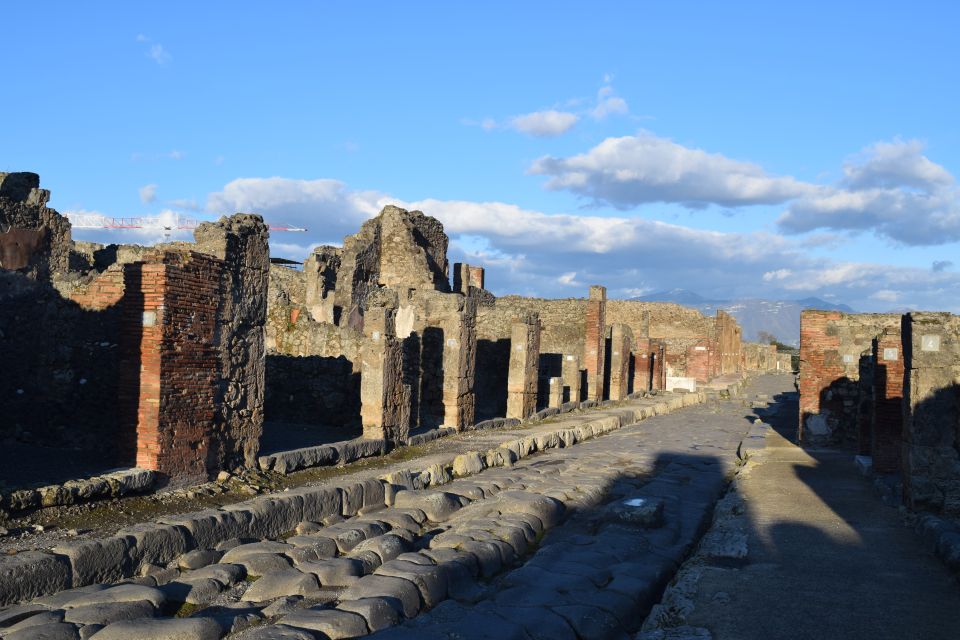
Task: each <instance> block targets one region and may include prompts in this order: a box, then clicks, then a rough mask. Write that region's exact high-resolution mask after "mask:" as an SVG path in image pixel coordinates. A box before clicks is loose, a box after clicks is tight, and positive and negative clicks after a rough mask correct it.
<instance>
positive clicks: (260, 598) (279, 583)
mask: <svg viewBox="0 0 960 640" xmlns="http://www.w3.org/2000/svg"><path fill="white" fill-rule="evenodd" d="M319 587H320V585H319V584H318V583H317V577H316V576H315V575H313V574H312V573H302V572H300V571H298V570H296V569H286V570H283V571H271V572H270V573H266V574H264V575H263V576H261V577H260V578H259V579H258V580H257V581H256V582H254V583H253V584H251V585H250V586H249V587H248V588H247V590H246V591H245V592H244V593H243V595H242V596H241V597H240V599H241V600H242V601H244V602H266V601H267V600H273V599H274V598H282V597H284V596H308V595H311V594H315V593H317V592H318V591H319Z"/></svg>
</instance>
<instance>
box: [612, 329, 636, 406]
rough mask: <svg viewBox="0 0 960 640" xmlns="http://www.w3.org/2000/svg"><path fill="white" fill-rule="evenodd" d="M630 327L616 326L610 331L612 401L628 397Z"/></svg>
mask: <svg viewBox="0 0 960 640" xmlns="http://www.w3.org/2000/svg"><path fill="white" fill-rule="evenodd" d="M630 342H631V335H630V327H628V326H626V325H622V324H615V325H613V327H612V328H611V331H610V399H611V400H623V399H624V398H626V397H627V384H628V383H629V381H630V357H631V356H630Z"/></svg>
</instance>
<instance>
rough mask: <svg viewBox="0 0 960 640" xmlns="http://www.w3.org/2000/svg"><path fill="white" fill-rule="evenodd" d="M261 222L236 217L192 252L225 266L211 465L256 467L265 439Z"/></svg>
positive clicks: (206, 234) (213, 225)
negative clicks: (217, 259)
mask: <svg viewBox="0 0 960 640" xmlns="http://www.w3.org/2000/svg"><path fill="white" fill-rule="evenodd" d="M269 235H270V234H269V232H268V231H267V226H266V225H265V224H264V223H263V218H261V217H260V216H257V215H252V214H249V213H238V214H235V215H233V216H230V217H229V218H227V217H223V218H220V220H219V221H217V222H207V223H204V224H201V225H200V226H199V227H197V229H196V231H195V232H194V238H195V239H196V247H197V248H196V250H197V251H201V252H203V253H208V254H210V255H213V256H215V257H217V258H220V259H221V260H223V261H224V263H225V266H226V270H225V272H224V281H223V284H222V289H221V293H220V300H219V302H220V309H219V313H218V321H217V344H218V345H219V348H220V385H219V387H218V393H217V401H216V406H217V413H216V416H215V418H214V424H213V435H214V437H213V441H212V448H213V449H212V451H211V456H212V461H211V463H212V466H215V467H217V468H220V469H232V468H234V467H237V466H240V465H246V466H248V467H254V466H255V465H256V461H257V452H258V450H259V448H260V436H261V435H262V434H263V394H264V388H265V382H264V379H265V374H266V335H265V326H266V322H267V282H268V279H269V274H270V250H269V247H268V245H267V239H268V237H269Z"/></svg>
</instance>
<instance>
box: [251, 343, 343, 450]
mask: <svg viewBox="0 0 960 640" xmlns="http://www.w3.org/2000/svg"><path fill="white" fill-rule="evenodd" d="M264 418H265V429H269V428H270V427H271V423H288V424H298V425H311V426H318V427H319V426H323V427H332V428H334V429H337V430H339V431H341V432H342V433H343V434H344V435H343V437H342V438H337V439H340V440H347V439H349V438H350V437H351V436H353V435H355V434H356V433H358V432H359V431H360V373H359V372H357V371H354V369H353V362H351V361H350V360H348V359H347V358H346V357H344V356H339V357H327V356H319V355H317V356H291V355H285V354H279V353H270V354H267V359H266V389H265V393H264Z"/></svg>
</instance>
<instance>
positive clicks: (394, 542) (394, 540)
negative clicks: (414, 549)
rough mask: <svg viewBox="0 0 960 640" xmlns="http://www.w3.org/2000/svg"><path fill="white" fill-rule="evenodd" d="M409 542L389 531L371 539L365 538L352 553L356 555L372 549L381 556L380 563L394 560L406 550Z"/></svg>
mask: <svg viewBox="0 0 960 640" xmlns="http://www.w3.org/2000/svg"><path fill="white" fill-rule="evenodd" d="M407 548H408V543H407V541H406V540H404V539H403V538H400V537H398V536H396V535H394V534H391V533H387V534H384V535H382V536H376V537H375V538H370V539H369V540H364V541H363V542H361V543H360V544H358V545H357V546H356V547H354V549H353V551H352V552H351V555H356V554H358V553H361V552H364V551H372V552H373V553H376V554H377V556H378V557H379V558H380V564H383V563H384V562H388V561H390V560H393V559H394V558H396V557H397V556H399V555H400V554H401V553H403V552H404V551H406V550H407Z"/></svg>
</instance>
